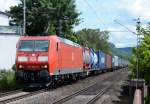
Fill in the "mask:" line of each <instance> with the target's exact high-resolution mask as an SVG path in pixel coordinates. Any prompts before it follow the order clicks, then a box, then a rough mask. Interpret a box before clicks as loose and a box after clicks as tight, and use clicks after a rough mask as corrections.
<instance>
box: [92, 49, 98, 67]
mask: <svg viewBox="0 0 150 104" xmlns="http://www.w3.org/2000/svg"><path fill="white" fill-rule="evenodd" d="M97 62H98V57H97V55H96V53H95V52H94V50H92V49H91V50H90V65H91V68H92V70H95V69H96V64H97Z"/></svg>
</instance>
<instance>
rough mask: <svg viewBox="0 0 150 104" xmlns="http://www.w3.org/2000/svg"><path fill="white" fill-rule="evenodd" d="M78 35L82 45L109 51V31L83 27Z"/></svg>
mask: <svg viewBox="0 0 150 104" xmlns="http://www.w3.org/2000/svg"><path fill="white" fill-rule="evenodd" d="M77 35H78V37H79V43H80V44H81V45H83V46H88V47H89V48H93V49H95V50H102V51H104V52H109V45H108V38H109V36H108V32H102V31H100V30H99V29H82V30H80V31H78V32H77Z"/></svg>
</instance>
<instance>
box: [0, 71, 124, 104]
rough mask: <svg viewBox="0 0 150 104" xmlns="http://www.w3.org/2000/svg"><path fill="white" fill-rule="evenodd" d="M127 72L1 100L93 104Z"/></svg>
mask: <svg viewBox="0 0 150 104" xmlns="http://www.w3.org/2000/svg"><path fill="white" fill-rule="evenodd" d="M125 72H127V71H126V70H117V71H114V72H110V73H104V74H101V75H98V76H94V77H89V78H87V79H85V80H81V81H79V82H77V83H73V84H71V85H66V86H61V87H59V88H57V89H53V90H45V89H44V90H38V91H34V92H26V93H25V94H23V93H24V92H22V93H16V94H14V95H10V96H5V97H3V98H0V104H6V103H8V104H63V103H64V104H92V103H93V102H95V101H96V100H97V99H99V98H100V97H101V96H102V95H103V94H104V93H105V92H107V90H108V89H109V88H110V87H112V86H113V84H114V83H116V82H118V81H120V80H121V79H122V77H123V76H124V75H127V73H125ZM85 86H86V87H85ZM87 86H88V87H87ZM19 94H20V95H19ZM9 97H10V98H9ZM4 98H5V99H4ZM91 102H92V103H91Z"/></svg>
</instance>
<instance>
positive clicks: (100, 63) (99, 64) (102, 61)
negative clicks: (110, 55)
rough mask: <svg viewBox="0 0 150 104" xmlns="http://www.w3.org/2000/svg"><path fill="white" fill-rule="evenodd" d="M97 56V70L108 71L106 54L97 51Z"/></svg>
mask: <svg viewBox="0 0 150 104" xmlns="http://www.w3.org/2000/svg"><path fill="white" fill-rule="evenodd" d="M96 54H97V57H98V62H97V68H98V69H99V70H105V69H106V63H105V62H106V61H105V53H104V52H101V51H97V52H96Z"/></svg>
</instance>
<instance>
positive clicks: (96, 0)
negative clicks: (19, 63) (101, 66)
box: [0, 0, 150, 47]
mask: <svg viewBox="0 0 150 104" xmlns="http://www.w3.org/2000/svg"><path fill="white" fill-rule="evenodd" d="M18 2H19V0H0V11H5V10H8V9H9V7H10V6H12V5H17V4H18ZM75 3H76V7H77V10H78V12H80V13H81V15H80V18H81V19H82V20H81V23H80V25H78V26H76V27H75V28H74V30H75V31H78V30H81V29H83V28H92V29H100V30H102V31H104V30H107V31H110V34H109V41H110V42H112V43H114V44H115V45H116V47H130V46H135V45H136V36H135V35H133V34H132V33H130V32H115V31H127V30H126V29H125V28H123V27H122V26H121V25H119V24H117V23H115V22H114V20H117V21H118V22H120V23H121V24H123V25H125V26H126V27H128V28H129V29H131V30H132V31H136V30H135V26H136V21H134V19H137V18H140V19H141V22H142V25H145V24H146V22H148V21H150V13H149V12H150V8H149V6H150V1H149V0H76V2H75ZM143 22H144V23H143Z"/></svg>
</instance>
